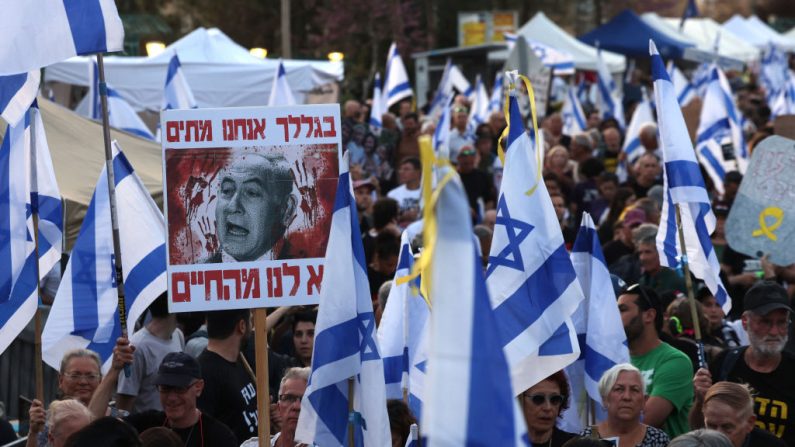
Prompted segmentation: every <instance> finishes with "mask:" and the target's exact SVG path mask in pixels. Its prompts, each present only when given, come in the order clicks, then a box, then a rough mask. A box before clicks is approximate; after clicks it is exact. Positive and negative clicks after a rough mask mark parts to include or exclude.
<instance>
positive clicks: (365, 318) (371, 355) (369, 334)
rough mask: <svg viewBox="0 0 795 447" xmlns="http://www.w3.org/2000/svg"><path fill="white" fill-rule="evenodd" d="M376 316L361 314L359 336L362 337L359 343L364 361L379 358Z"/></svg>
mask: <svg viewBox="0 0 795 447" xmlns="http://www.w3.org/2000/svg"><path fill="white" fill-rule="evenodd" d="M373 335H375V318H374V317H373V314H371V313H367V314H359V336H360V337H361V339H362V342H361V344H360V345H359V352H361V358H362V361H363V362H365V361H367V360H378V359H379V358H380V357H379V355H378V347H377V346H376V344H375V339H374V338H373Z"/></svg>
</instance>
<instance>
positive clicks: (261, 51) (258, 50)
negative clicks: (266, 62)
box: [248, 47, 268, 59]
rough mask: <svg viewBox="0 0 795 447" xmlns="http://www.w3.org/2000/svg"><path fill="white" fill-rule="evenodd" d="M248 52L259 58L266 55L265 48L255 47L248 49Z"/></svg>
mask: <svg viewBox="0 0 795 447" xmlns="http://www.w3.org/2000/svg"><path fill="white" fill-rule="evenodd" d="M248 52H249V53H251V55H252V56H254V57H258V58H260V59H265V58H266V57H268V50H267V49H266V48H260V47H256V48H252V49H250V50H248Z"/></svg>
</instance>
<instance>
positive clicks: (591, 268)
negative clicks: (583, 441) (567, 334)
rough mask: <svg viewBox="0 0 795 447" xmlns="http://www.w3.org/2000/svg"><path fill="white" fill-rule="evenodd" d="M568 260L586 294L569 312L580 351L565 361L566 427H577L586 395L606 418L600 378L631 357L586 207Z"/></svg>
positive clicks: (582, 419)
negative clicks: (568, 397)
mask: <svg viewBox="0 0 795 447" xmlns="http://www.w3.org/2000/svg"><path fill="white" fill-rule="evenodd" d="M571 262H572V264H573V265H574V270H575V271H576V272H577V279H578V280H579V282H580V286H581V287H582V291H583V293H584V294H585V300H583V301H582V303H580V307H579V308H578V309H577V312H576V313H575V314H574V317H573V319H574V327H575V328H576V330H577V338H578V339H579V340H580V349H581V350H582V351H583V352H582V355H581V356H580V359H579V360H577V361H576V362H575V363H572V364H571V365H569V366H567V367H566V374H567V375H568V376H569V382H570V385H571V403H570V405H569V409H568V410H566V413H565V414H564V415H563V420H564V421H566V422H567V426H566V427H564V430H567V431H570V432H574V433H579V432H580V431H582V429H583V428H585V427H586V426H587V425H588V423H589V422H588V419H587V418H586V416H587V414H588V413H587V412H588V411H589V410H588V408H590V405H589V399H591V400H593V401H594V402H595V403H596V405H594V409H595V410H596V412H597V413H596V417H595V419H594V420H597V421H600V420H602V419H604V410H603V409H602V408H601V407H602V397H601V396H600V395H599V387H598V385H599V379H601V378H602V374H604V373H605V371H607V370H608V369H610V368H611V367H613V366H615V365H617V364H619V363H629V349H628V348H627V336H626V334H625V333H624V326H623V324H622V323H621V314H620V313H619V312H618V305H617V304H616V294H615V292H614V290H613V283H612V281H611V280H610V272H608V271H607V264H606V263H605V258H604V255H603V254H602V244H601V243H600V242H599V236H598V235H597V234H596V226H595V225H594V222H593V219H591V215H590V214H588V213H583V215H582V224H581V225H580V230H579V232H578V233H577V239H576V240H575V241H574V246H573V247H572V250H571ZM600 416H601V417H600Z"/></svg>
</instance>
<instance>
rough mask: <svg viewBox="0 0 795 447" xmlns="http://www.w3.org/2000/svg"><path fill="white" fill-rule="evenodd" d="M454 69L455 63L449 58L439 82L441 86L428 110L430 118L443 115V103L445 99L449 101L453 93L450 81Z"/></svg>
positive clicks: (437, 89) (437, 88) (438, 87)
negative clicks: (451, 71)
mask: <svg viewBox="0 0 795 447" xmlns="http://www.w3.org/2000/svg"><path fill="white" fill-rule="evenodd" d="M452 67H453V62H452V61H451V60H450V59H449V58H448V59H447V62H446V63H445V64H444V70H442V77H441V79H440V80H439V85H438V86H437V87H436V92H435V93H434V94H433V99H432V100H431V105H430V107H429V108H428V116H431V117H435V116H439V115H440V114H441V113H442V102H443V101H444V100H445V99H447V100H448V101H449V97H450V94H451V93H452V91H453V86H452V84H451V83H450V81H449V78H450V70H451V69H452ZM448 103H449V102H448ZM448 103H445V104H448Z"/></svg>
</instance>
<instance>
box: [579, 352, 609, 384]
mask: <svg viewBox="0 0 795 447" xmlns="http://www.w3.org/2000/svg"><path fill="white" fill-rule="evenodd" d="M580 349H582V350H583V352H584V354H585V372H586V374H588V376H589V377H590V378H591V379H592V380H593V381H594V382H599V379H601V378H602V374H604V372H605V371H607V370H608V369H610V368H612V367H613V366H615V365H616V362H614V361H612V360H610V359H609V358H607V357H605V356H604V355H602V354H600V353H599V352H598V351H596V350H594V349H593V348H591V347H590V346H588V344H585V345H583V344H580Z"/></svg>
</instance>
